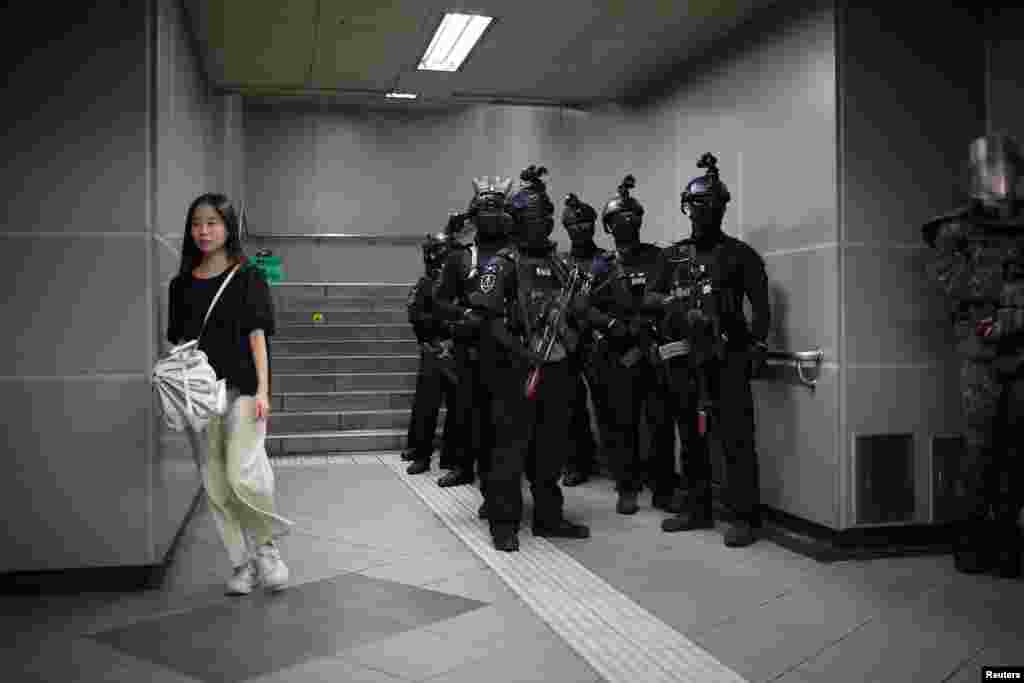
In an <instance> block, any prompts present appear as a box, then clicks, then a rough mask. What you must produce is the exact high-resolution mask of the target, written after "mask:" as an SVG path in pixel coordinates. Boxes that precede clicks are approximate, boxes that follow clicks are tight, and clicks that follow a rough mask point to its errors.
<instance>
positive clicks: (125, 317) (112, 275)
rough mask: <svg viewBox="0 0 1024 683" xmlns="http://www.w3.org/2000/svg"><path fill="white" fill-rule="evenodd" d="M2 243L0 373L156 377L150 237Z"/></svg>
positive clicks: (9, 239) (11, 240) (20, 239)
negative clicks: (150, 333) (149, 343)
mask: <svg viewBox="0 0 1024 683" xmlns="http://www.w3.org/2000/svg"><path fill="white" fill-rule="evenodd" d="M0 237H2V236H0ZM2 242H3V249H0V291H2V292H8V293H9V294H8V296H7V298H6V299H5V302H6V303H5V304H4V313H5V319H6V320H7V321H9V324H8V325H7V326H6V327H5V329H4V331H3V333H0V356H2V357H3V361H2V363H0V375H76V374H80V373H97V372H113V373H125V372H148V371H149V369H150V359H149V353H148V350H147V349H146V348H145V346H146V339H147V335H146V332H147V331H146V327H145V321H146V320H147V316H146V312H147V307H148V306H149V305H150V302H149V301H148V300H147V298H146V292H145V287H144V283H145V281H146V258H145V250H146V249H147V248H149V244H148V240H147V239H146V234H145V233H138V234H135V235H125V236H124V237H117V238H114V237H71V236H69V237H17V238H14V237H7V238H3V239H2Z"/></svg>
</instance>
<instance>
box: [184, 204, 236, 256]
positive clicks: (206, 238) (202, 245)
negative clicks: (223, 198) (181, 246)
mask: <svg viewBox="0 0 1024 683" xmlns="http://www.w3.org/2000/svg"><path fill="white" fill-rule="evenodd" d="M192 240H193V241H194V242H195V243H196V247H198V248H199V252H200V253H201V254H202V255H203V256H206V255H208V254H212V253H214V252H216V251H217V250H218V249H223V248H224V245H225V244H226V243H227V240H228V230H227V227H226V226H225V225H224V219H223V218H221V217H220V214H219V213H217V210H216V209H214V208H213V207H212V206H209V205H207V204H200V205H199V206H197V207H196V209H195V211H193V212H192Z"/></svg>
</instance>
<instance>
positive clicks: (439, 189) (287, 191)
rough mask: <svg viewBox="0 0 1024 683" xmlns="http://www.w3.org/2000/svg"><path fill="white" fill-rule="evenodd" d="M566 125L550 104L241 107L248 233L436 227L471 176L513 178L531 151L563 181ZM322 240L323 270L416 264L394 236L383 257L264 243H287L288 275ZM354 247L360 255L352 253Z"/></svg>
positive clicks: (306, 263)
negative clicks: (423, 108) (426, 108)
mask: <svg viewBox="0 0 1024 683" xmlns="http://www.w3.org/2000/svg"><path fill="white" fill-rule="evenodd" d="M570 137H571V123H569V122H567V120H566V118H565V117H564V116H562V114H561V112H559V110H557V109H551V108H536V107H486V108H484V107H468V108H465V109H456V110H452V111H445V112H429V113H418V114H411V113H407V112H406V113H403V112H396V111H388V112H368V111H365V110H356V109H351V108H340V107H310V108H296V107H289V108H274V109H269V108H265V107H250V108H248V109H247V110H246V112H245V141H246V142H245V157H246V191H247V194H248V195H249V208H248V211H249V223H250V229H251V230H252V232H253V233H254V234H259V233H269V232H273V233H284V234H288V233H293V234H295V233H316V232H347V233H370V234H420V233H423V234H425V233H427V232H434V231H437V230H440V229H441V228H443V227H444V225H445V222H446V220H447V214H448V212H449V211H461V210H464V209H465V208H466V206H467V205H468V203H469V200H470V199H471V198H472V184H471V183H472V179H473V178H474V177H476V176H482V175H495V174H498V175H503V176H509V177H512V178H513V179H514V180H515V181H516V185H518V174H519V171H520V170H521V169H522V168H523V167H524V166H526V165H528V164H530V163H539V164H543V165H545V166H547V167H548V168H549V170H550V171H551V173H552V178H551V182H552V186H551V191H552V193H553V195H552V196H553V197H557V196H559V195H560V194H561V193H562V190H561V189H559V188H560V187H566V186H568V184H569V183H568V182H567V175H568V173H567V172H568V171H571V170H572V164H571V163H567V162H566V161H564V159H563V157H564V156H566V155H568V154H570V153H571V150H572V148H573V145H572V141H571V140H568V141H567V138H570ZM556 173H557V174H558V175H555V174H556ZM560 203H561V202H560V201H559V204H560ZM560 232H561V231H559V233H556V235H559V234H560ZM561 239H563V241H564V237H562V238H561ZM322 247H323V248H324V249H326V253H327V254H328V257H327V258H328V265H329V267H330V269H331V271H332V272H338V271H340V272H350V273H352V274H353V275H352V277H359V278H363V277H364V274H369V277H370V279H371V280H375V281H380V280H386V281H398V282H403V281H406V280H410V279H412V278H414V277H415V276H414V275H413V273H416V272H418V271H419V269H420V266H419V260H418V256H416V257H415V258H414V259H412V260H410V259H409V258H408V256H407V255H406V254H405V251H404V248H401V249H399V251H397V252H391V253H394V256H393V257H392V256H389V255H388V254H389V249H388V248H385V247H363V248H354V247H353V248H351V249H350V248H342V247H340V246H338V245H334V246H326V245H317V244H316V243H306V242H300V243H296V244H287V245H286V244H284V243H280V244H278V245H277V246H276V247H275V246H271V247H270V248H272V249H274V248H277V249H278V250H279V251H280V252H281V253H285V252H287V254H288V255H287V257H286V260H285V264H284V267H285V272H286V277H287V278H288V279H289V280H292V279H296V276H297V275H298V274H300V273H306V272H309V271H308V268H309V267H310V266H311V264H313V263H317V262H322V261H323V260H324V256H323V255H317V254H314V253H313V252H314V251H318V250H320V249H321V248H322ZM304 252H305V253H304ZM413 253H414V252H413ZM364 256H365V257H367V258H369V259H370V260H369V261H357V260H355V259H354V257H358V258H362V257H364ZM289 263H290V264H291V265H289ZM410 263H412V264H414V265H413V269H412V271H410V270H409V264H410ZM374 274H375V275H374ZM305 277H306V276H305V275H303V276H302V278H303V279H305ZM325 277H327V276H326V275H325ZM331 277H333V276H331ZM311 279H313V280H316V279H320V278H318V277H315V276H314V277H312V278H311Z"/></svg>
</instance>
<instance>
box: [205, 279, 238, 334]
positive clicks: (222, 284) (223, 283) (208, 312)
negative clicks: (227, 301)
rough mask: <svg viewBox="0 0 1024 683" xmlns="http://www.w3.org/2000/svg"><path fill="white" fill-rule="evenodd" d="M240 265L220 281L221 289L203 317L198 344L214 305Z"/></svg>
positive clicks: (214, 296)
mask: <svg viewBox="0 0 1024 683" xmlns="http://www.w3.org/2000/svg"><path fill="white" fill-rule="evenodd" d="M239 267H240V266H235V267H234V268H232V269H231V272H230V273H228V276H227V277H226V278H224V282H222V283H220V289H218V290H217V293H216V294H214V295H213V301H211V302H210V307H209V308H208V309H206V317H205V318H203V326H202V328H200V330H199V336H198V337H196V342H197V344H198V342H199V338H200V337H202V336H203V330H205V329H206V322H207V321H208V320H209V319H210V313H212V312H213V307H214V306H216V305H217V300H218V299H220V295H221V294H223V293H224V290H225V289H226V288H227V286H228V283H229V282H231V278H233V277H234V276H235V273H236V272H238V269H239Z"/></svg>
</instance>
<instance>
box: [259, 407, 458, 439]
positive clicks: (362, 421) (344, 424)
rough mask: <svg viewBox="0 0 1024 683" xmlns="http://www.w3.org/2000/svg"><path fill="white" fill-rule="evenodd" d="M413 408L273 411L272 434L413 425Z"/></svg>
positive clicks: (442, 417)
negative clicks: (410, 422)
mask: <svg viewBox="0 0 1024 683" xmlns="http://www.w3.org/2000/svg"><path fill="white" fill-rule="evenodd" d="M446 415H447V410H446V409H445V408H444V407H442V408H441V410H440V412H439V413H438V425H439V426H440V425H444V420H445V416H446ZM411 419H412V410H411V409H404V410H347V411H341V410H333V411H331V410H325V411H310V412H301V413H271V416H270V420H269V422H268V433H269V434H300V433H307V432H317V433H319V432H336V431H353V430H354V431H359V430H368V429H402V430H407V429H408V428H409V421H410V420H411Z"/></svg>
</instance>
